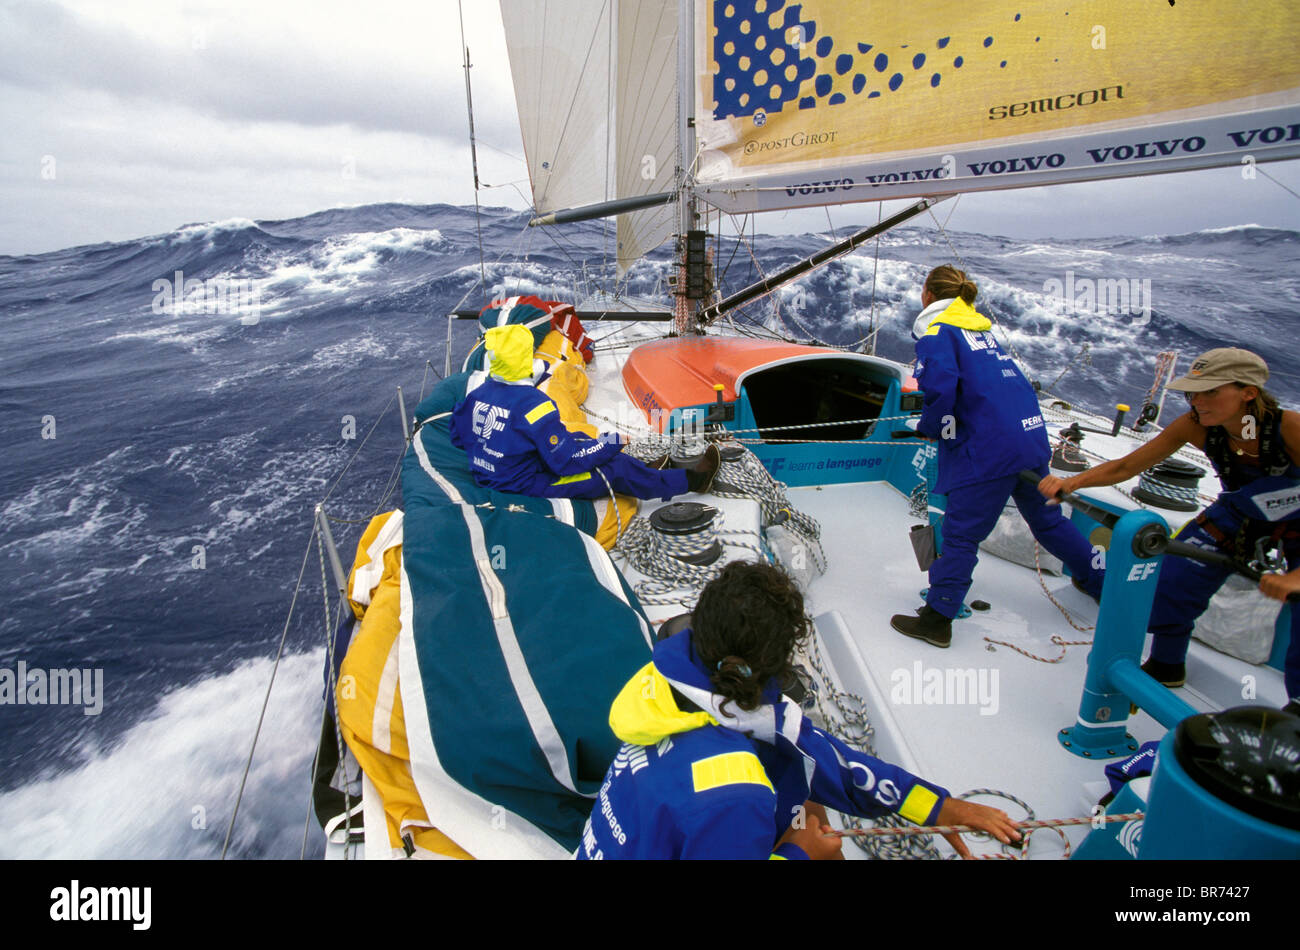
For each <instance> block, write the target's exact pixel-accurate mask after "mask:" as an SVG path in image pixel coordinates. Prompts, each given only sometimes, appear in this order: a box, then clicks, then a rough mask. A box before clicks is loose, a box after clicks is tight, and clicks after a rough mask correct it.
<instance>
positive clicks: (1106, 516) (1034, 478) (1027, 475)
mask: <svg viewBox="0 0 1300 950" xmlns="http://www.w3.org/2000/svg"><path fill="white" fill-rule="evenodd" d="M1020 479H1021V481H1023V482H1026V483H1027V484H1030V485H1033V486H1034V487H1035V488H1037V487H1038V483H1039V482H1041V481H1042V480H1043V476H1041V475H1039V474H1038V473H1037V472H1035V471H1033V470H1032V469H1028V468H1025V469H1021V470H1020ZM1056 497H1057V498H1058V499H1060V500H1061V501H1068V502H1069V503H1070V504H1071V505H1073V506H1074V507H1075V508H1077V509H1079V511H1082V512H1083V513H1084V514H1085V515H1087V516H1088V517H1089V518H1091V519H1092V520H1093V521H1095V522H1097V523H1098V524H1102V525H1105V526H1106V527H1107V528H1113V527H1115V524H1116V522H1118V521H1119V515H1117V514H1115V512H1113V511H1107V510H1106V509H1105V508H1102V507H1101V506H1099V505H1094V504H1093V503H1092V502H1090V501H1084V500H1083V499H1082V498H1080V497H1079V496H1078V495H1071V494H1069V493H1068V492H1061V493H1060V494H1058V495H1057V496H1056Z"/></svg>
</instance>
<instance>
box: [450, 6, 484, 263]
mask: <svg viewBox="0 0 1300 950" xmlns="http://www.w3.org/2000/svg"><path fill="white" fill-rule="evenodd" d="M456 12H457V13H458V14H459V16H460V45H461V49H463V50H464V51H465V106H466V108H467V109H468V111H469V154H470V162H471V165H472V167H473V169H474V226H475V227H476V228H477V229H478V267H479V278H480V280H482V281H483V284H484V285H485V286H486V284H487V274H486V271H485V268H484V264H483V221H482V218H481V217H480V215H479V203H478V150H477V149H476V147H475V145H474V99H473V97H472V96H471V95H470V89H469V70H470V62H469V47H468V46H467V45H465V11H464V9H463V8H462V6H461V2H460V0H456Z"/></svg>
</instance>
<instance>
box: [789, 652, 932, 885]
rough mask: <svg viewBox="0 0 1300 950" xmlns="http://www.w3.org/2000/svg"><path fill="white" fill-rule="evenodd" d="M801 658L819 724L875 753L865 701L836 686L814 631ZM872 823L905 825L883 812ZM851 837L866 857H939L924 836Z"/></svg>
mask: <svg viewBox="0 0 1300 950" xmlns="http://www.w3.org/2000/svg"><path fill="white" fill-rule="evenodd" d="M803 658H804V659H805V660H806V661H807V663H808V668H809V678H810V679H811V680H812V689H811V692H812V695H813V706H814V709H815V711H816V718H817V719H819V720H820V721H821V725H822V728H823V729H825V730H826V731H827V732H829V733H831V734H832V735H834V736H835V737H836V738H837V739H840V740H841V741H842V742H844V743H845V744H846V745H848V746H849V747H850V748H853V749H857V750H858V751H859V752H864V753H866V754H867V755H870V756H873V757H874V756H875V754H876V752H875V748H874V745H873V743H872V736H873V735H874V734H875V730H874V729H873V728H872V726H871V720H870V719H869V718H868V717H867V712H866V710H867V701H866V700H865V699H863V698H862V697H861V696H859V695H858V694H857V693H850V692H847V691H845V690H841V689H837V688H836V687H835V685H834V683H833V682H832V680H831V676H830V673H829V672H828V671H827V669H826V664H825V661H824V660H823V658H822V655H821V648H820V647H819V646H818V643H817V634H816V632H814V633H813V635H812V636H811V637H809V638H808V639H807V640H806V641H805V642H804V644H803ZM840 817H841V819H842V820H843V821H844V823H845V825H846V826H847V827H848V828H851V829H855V830H862V829H865V828H866V827H867V820H866V819H863V818H858V817H856V816H853V815H844V814H841V816H840ZM872 827H874V828H878V829H882V830H892V829H899V828H905V827H908V825H907V824H906V823H905V819H903V818H900V817H899V816H897V815H884V816H882V817H880V818H877V819H875V821H874V824H873V825H872ZM852 840H853V843H854V844H856V845H857V846H858V848H859V849H861V850H862V851H863V852H864V853H865V854H866V855H867V856H868V857H871V858H875V859H878V860H887V859H898V858H912V859H928V860H938V858H939V851H938V849H937V848H936V847H935V846H934V843H933V842H931V841H929V840H928V839H926V838H919V837H902V838H897V839H890V838H884V837H854V838H853V839H852Z"/></svg>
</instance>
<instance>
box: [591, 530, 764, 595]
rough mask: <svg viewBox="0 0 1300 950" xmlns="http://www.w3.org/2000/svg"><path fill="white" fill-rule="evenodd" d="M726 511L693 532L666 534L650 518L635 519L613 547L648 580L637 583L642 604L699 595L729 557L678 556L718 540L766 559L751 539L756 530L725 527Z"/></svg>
mask: <svg viewBox="0 0 1300 950" xmlns="http://www.w3.org/2000/svg"><path fill="white" fill-rule="evenodd" d="M725 518H726V516H725V514H724V513H723V512H721V511H719V512H718V513H717V514H716V515H715V516H714V518H713V523H712V524H711V525H710V526H709V527H708V528H707V529H705V530H704V531H702V532H698V533H696V534H693V535H677V536H673V535H663V534H660V533H659V532H658V531H655V530H654V528H653V527H651V525H650V521H649V519H647V518H633V519H632V521H631V522H630V523H629V524H628V526H627V531H626V533H624V535H623V537H622V540H621V541H620V542H619V543H618V546H617V547H616V548H615V549H614V550H615V552H617V553H618V554H619V555H620V556H621V557H622V558H623V559H624V561H626V563H627V564H628V565H629V566H631V567H633V568H635V569H636V570H637V571H639V572H640V573H642V574H645V575H646V577H647V579H646V580H643V581H638V582H637V583H636V585H635V586H634V588H633V589H634V590H635V591H636V595H637V597H638V598H640V600H641V603H643V604H676V603H684V602H686V601H687V600H688V599H695V598H697V597H698V595H699V593H700V591H702V590H703V589H704V586H705V585H706V584H708V583H709V581H711V580H713V579H714V578H715V577H717V576H718V575H719V574H720V573H722V568H723V567H725V566H726V563H727V560H728V559H727V558H725V557H719V558H718V559H717V560H716V561H714V562H713V563H712V564H703V565H701V564H688V563H687V562H685V561H682V560H679V557H683V556H691V555H695V554H701V553H703V552H704V551H707V550H708V549H709V548H711V547H712V546H713V545H714V544H715V543H717V544H721V545H723V546H725V547H733V548H739V549H741V550H745V551H749V552H752V553H753V554H754V555H756V556H757V558H758V559H760V560H762V559H765V558H766V555H765V554H764V553H763V549H762V548H761V547H760V546H759V545H758V544H756V543H754V542H752V541H749V540H748V539H749V538H756V536H755V535H754V534H753V532H750V531H738V530H724V529H723V527H722V525H723V524H724V523H725Z"/></svg>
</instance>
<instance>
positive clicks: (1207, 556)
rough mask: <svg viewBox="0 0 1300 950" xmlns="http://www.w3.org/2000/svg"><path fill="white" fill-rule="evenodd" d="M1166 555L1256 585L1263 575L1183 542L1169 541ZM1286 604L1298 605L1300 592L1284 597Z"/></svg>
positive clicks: (1226, 558) (1228, 558) (1222, 555)
mask: <svg viewBox="0 0 1300 950" xmlns="http://www.w3.org/2000/svg"><path fill="white" fill-rule="evenodd" d="M1165 553H1166V554H1176V555H1178V556H1179V557H1186V558H1191V559H1192V560H1193V561H1200V562H1201V563H1202V564H1214V565H1217V566H1218V567H1226V568H1228V570H1230V571H1233V572H1235V573H1237V574H1240V575H1241V576H1242V577H1244V578H1246V580H1248V581H1252V582H1253V583H1256V584H1258V583H1259V582H1260V581H1261V580H1262V579H1263V578H1264V575H1263V574H1261V573H1260V572H1259V571H1257V570H1255V569H1254V568H1253V567H1250V566H1249V565H1247V564H1242V563H1241V562H1240V561H1238V560H1237V559H1236V558H1234V557H1232V556H1231V555H1228V554H1223V553H1222V552H1220V551H1207V550H1205V549H1204V548H1200V547H1197V546H1196V545H1194V544H1188V543H1186V542H1185V541H1170V542H1169V543H1168V546H1167V547H1166V548H1165ZM1286 600H1287V603H1289V604H1300V591H1293V592H1292V593H1290V594H1287V595H1286Z"/></svg>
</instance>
